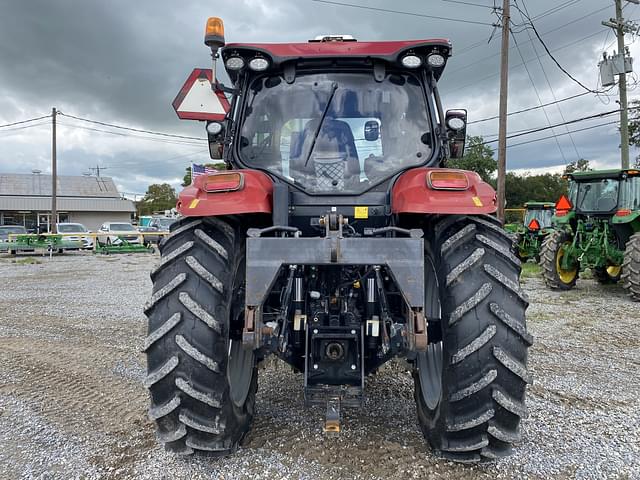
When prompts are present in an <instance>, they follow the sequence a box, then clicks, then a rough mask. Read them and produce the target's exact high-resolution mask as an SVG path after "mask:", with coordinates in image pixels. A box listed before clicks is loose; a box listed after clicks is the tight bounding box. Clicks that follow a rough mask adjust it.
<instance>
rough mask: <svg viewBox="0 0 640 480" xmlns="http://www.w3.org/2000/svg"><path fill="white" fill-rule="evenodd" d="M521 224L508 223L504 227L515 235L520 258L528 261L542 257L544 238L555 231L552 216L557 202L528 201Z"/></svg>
mask: <svg viewBox="0 0 640 480" xmlns="http://www.w3.org/2000/svg"><path fill="white" fill-rule="evenodd" d="M524 208H525V213H524V219H523V221H522V223H521V224H508V225H505V226H504V228H505V230H507V231H508V232H510V233H512V234H514V235H515V246H514V251H515V253H516V255H517V256H518V258H520V259H521V260H524V261H527V260H529V259H535V261H536V262H537V261H538V260H539V259H540V248H541V246H542V242H543V240H544V239H545V238H546V236H547V235H549V233H551V232H552V231H553V228H552V226H551V218H552V217H553V213H554V209H555V204H554V203H549V202H527V203H525V204H524Z"/></svg>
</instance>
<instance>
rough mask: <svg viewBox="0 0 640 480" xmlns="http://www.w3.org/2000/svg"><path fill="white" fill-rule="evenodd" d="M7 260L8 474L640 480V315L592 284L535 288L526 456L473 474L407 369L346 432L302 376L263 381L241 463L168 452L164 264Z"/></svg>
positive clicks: (3, 442)
mask: <svg viewBox="0 0 640 480" xmlns="http://www.w3.org/2000/svg"><path fill="white" fill-rule="evenodd" d="M19 258H20V260H21V261H19V263H15V262H14V260H12V259H10V258H9V257H6V256H5V257H0V281H1V282H2V286H1V287H0V478H2V479H5V478H6V479H18V478H42V479H54V478H55V479H57V478H60V479H69V478H113V479H126V478H136V479H138V478H141V479H147V478H148V479H164V478H167V479H168V478H172V479H173V478H175V479H182V478H184V479H196V478H224V479H236V478H237V479H240V478H265V479H267V478H268V479H279V478H309V479H320V478H322V479H325V478H326V479H332V478H335V479H338V478H339V479H348V478H392V479H395V478H398V479H407V478H453V479H458V478H459V479H462V478H465V479H468V478H471V479H476V478H550V477H554V478H640V374H639V372H640V305H638V304H634V303H632V302H631V301H629V300H628V299H627V298H626V297H625V296H624V295H623V292H622V290H621V288H619V287H617V286H600V285H598V284H597V283H595V282H594V281H592V280H581V281H579V283H578V287H577V288H576V289H575V290H573V291H570V292H564V293H557V292H550V291H547V290H546V289H545V288H544V286H543V284H542V282H541V280H540V278H539V277H538V276H536V275H532V276H530V277H529V278H525V279H524V288H525V291H526V292H527V293H528V295H529V297H530V300H531V307H530V308H529V317H528V318H529V329H530V331H531V333H533V334H534V335H535V337H536V343H535V345H534V347H533V348H532V349H531V350H530V367H531V371H532V372H533V374H534V376H535V381H534V384H533V386H532V387H531V388H530V390H529V392H530V393H529V397H528V406H529V411H530V415H529V418H528V419H526V420H525V421H524V423H523V426H522V429H523V441H522V443H521V444H520V445H519V446H518V447H517V448H516V453H515V455H514V456H512V457H510V458H508V459H505V460H503V461H501V462H499V463H496V464H489V465H480V466H473V467H466V466H461V465H454V464H452V463H450V462H447V461H444V460H441V459H438V458H436V457H435V456H434V455H433V453H432V452H430V450H429V449H428V447H427V446H426V444H425V441H424V439H423V438H422V436H421V434H420V432H419V429H418V426H417V420H416V414H415V406H414V402H413V382H412V380H411V378H410V376H409V374H408V373H407V372H406V371H405V368H404V367H403V364H401V363H400V362H398V363H393V364H391V365H389V366H387V367H385V368H384V369H383V370H382V371H380V372H379V373H378V374H377V375H375V376H373V377H371V378H369V379H368V382H367V400H366V403H365V407H364V408H363V409H362V410H345V411H344V419H343V432H342V433H341V434H340V435H339V436H335V437H326V436H324V435H323V434H322V432H321V421H322V418H323V417H322V415H323V412H322V410H321V409H312V410H305V409H304V408H303V406H302V403H303V402H302V379H301V377H300V375H296V374H293V373H291V371H290V369H289V368H288V367H287V366H286V365H285V364H284V363H282V362H276V361H271V362H269V363H268V365H267V366H266V367H265V368H264V369H263V370H261V371H260V376H259V384H260V388H259V391H258V397H257V402H256V420H255V424H254V428H253V430H252V433H251V434H250V436H249V438H248V439H247V441H246V444H245V446H244V447H243V448H242V449H240V450H239V451H238V453H237V454H235V455H233V456H232V457H229V458H222V459H215V458H206V457H195V458H186V459H184V458H180V457H174V456H172V455H169V454H167V453H165V452H164V451H163V450H162V449H161V448H160V447H159V446H158V445H157V444H156V442H155V438H154V432H153V426H152V424H151V422H150V421H149V420H148V419H147V417H146V408H147V393H146V391H145V389H144V388H143V387H142V384H141V381H142V378H143V377H144V374H145V367H144V364H145V363H144V362H145V361H144V356H143V355H142V354H141V353H139V352H140V349H141V346H142V341H143V339H144V336H145V334H146V324H145V318H144V316H143V315H142V311H141V310H142V305H143V304H144V302H145V300H146V298H147V296H148V295H149V292H150V290H151V283H150V281H149V277H148V272H149V270H150V269H151V267H152V266H153V264H154V263H155V262H156V261H157V257H154V256H151V255H122V256H116V255H112V256H93V255H91V254H84V253H78V254H67V255H64V256H58V257H54V258H53V259H51V260H50V259H48V258H42V257H34V258H36V261H37V262H39V263H31V262H29V261H24V257H19Z"/></svg>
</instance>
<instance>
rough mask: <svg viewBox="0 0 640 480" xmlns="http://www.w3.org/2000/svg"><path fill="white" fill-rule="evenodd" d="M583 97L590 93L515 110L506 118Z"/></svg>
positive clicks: (486, 119)
mask: <svg viewBox="0 0 640 480" xmlns="http://www.w3.org/2000/svg"><path fill="white" fill-rule="evenodd" d="M585 95H591V93H590V92H582V93H578V94H576V95H571V96H569V97H565V98H561V99H560V100H555V101H553V102H549V103H544V104H542V105H537V106H535V107H528V108H523V109H522V110H516V111H515V112H509V113H507V116H511V115H518V114H520V113H525V112H530V111H531V110H537V109H538V108H542V107H548V106H549V105H555V104H557V103H562V102H566V101H568V100H573V99H574V98H578V97H584V96H585ZM497 118H498V115H494V116H493V117H487V118H481V119H480V120H474V121H473V122H469V123H468V125H473V124H474V123H481V122H488V121H489V120H496V119H497Z"/></svg>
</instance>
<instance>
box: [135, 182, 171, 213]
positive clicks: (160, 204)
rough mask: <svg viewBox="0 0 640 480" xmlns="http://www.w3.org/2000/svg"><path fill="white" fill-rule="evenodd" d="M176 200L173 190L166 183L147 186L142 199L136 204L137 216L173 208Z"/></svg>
mask: <svg viewBox="0 0 640 480" xmlns="http://www.w3.org/2000/svg"><path fill="white" fill-rule="evenodd" d="M177 201H178V198H177V197H176V191H175V189H174V188H173V187H172V186H171V185H169V184H168V183H162V184H157V183H156V184H153V185H149V188H148V189H147V193H145V195H144V198H143V199H142V200H141V201H140V202H139V203H138V215H148V214H150V213H153V212H158V211H163V210H170V209H172V208H175V206H176V202H177Z"/></svg>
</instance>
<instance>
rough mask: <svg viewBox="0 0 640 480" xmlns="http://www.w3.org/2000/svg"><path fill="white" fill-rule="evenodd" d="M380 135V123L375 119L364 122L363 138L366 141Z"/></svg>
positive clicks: (372, 140)
mask: <svg viewBox="0 0 640 480" xmlns="http://www.w3.org/2000/svg"><path fill="white" fill-rule="evenodd" d="M379 137H380V125H379V124H378V122H376V121H375V120H368V121H367V122H366V123H365V124H364V139H365V140H366V141H367V142H375V141H376V140H378V138H379Z"/></svg>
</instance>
